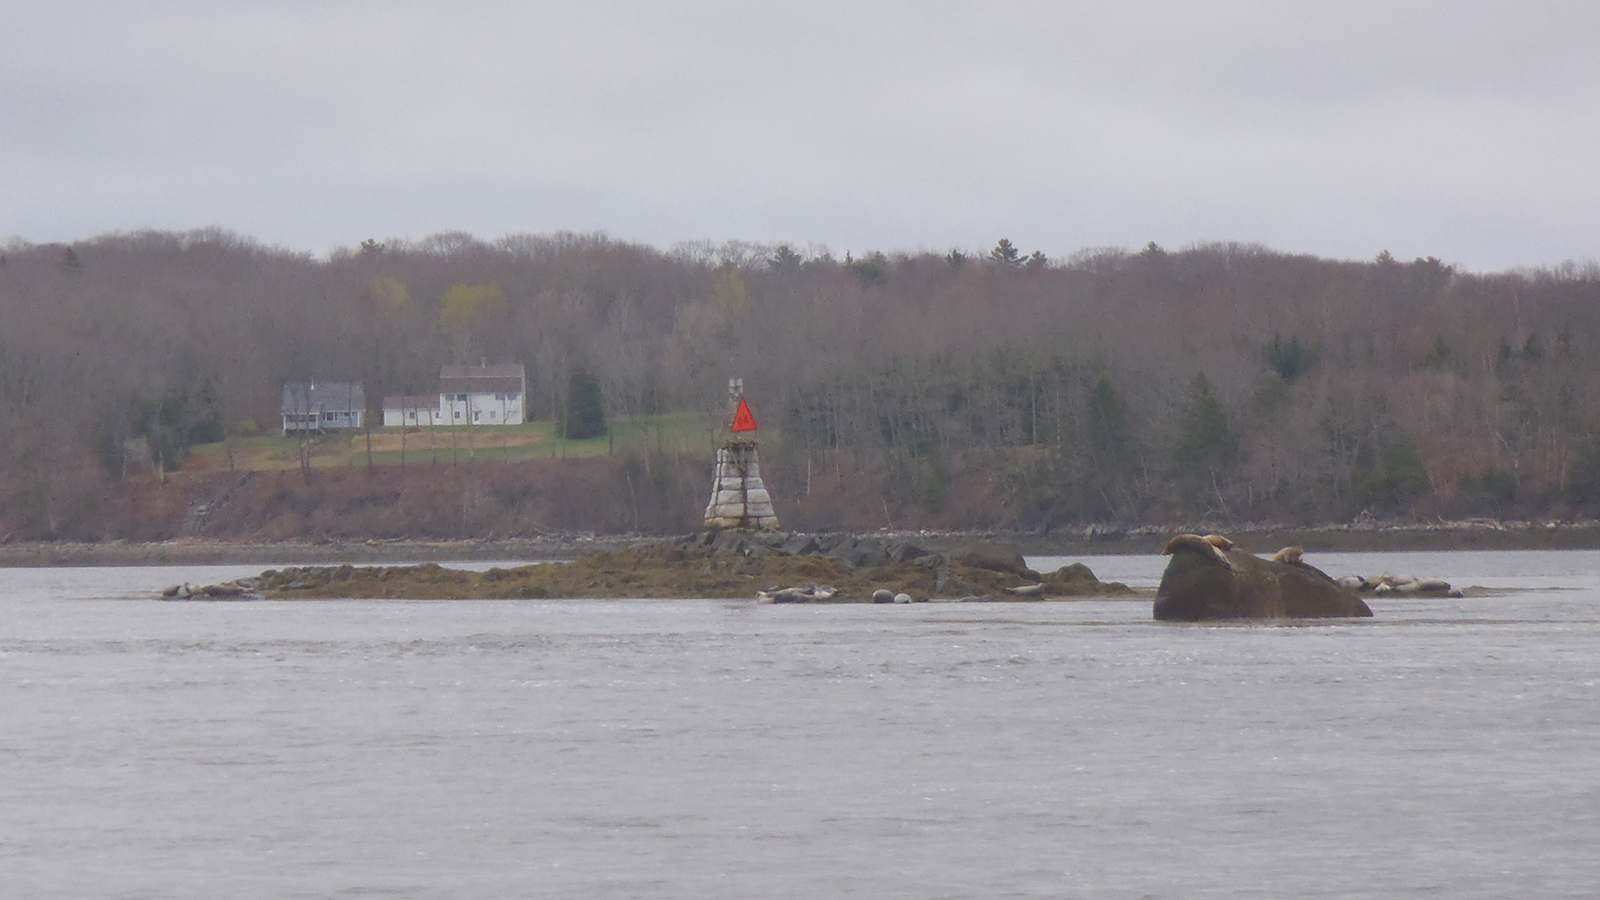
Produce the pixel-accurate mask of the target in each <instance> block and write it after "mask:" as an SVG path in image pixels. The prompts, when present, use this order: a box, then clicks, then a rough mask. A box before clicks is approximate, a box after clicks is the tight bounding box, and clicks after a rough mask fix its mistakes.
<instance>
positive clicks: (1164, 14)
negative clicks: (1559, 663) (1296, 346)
mask: <svg viewBox="0 0 1600 900" xmlns="http://www.w3.org/2000/svg"><path fill="white" fill-rule="evenodd" d="M0 21H3V22H4V25H3V27H0V240H3V239H4V238H6V237H8V236H16V237H18V238H21V239H23V240H26V241H31V242H45V241H70V240H75V239H81V238H86V237H90V236H93V235H96V234H100V233H103V232H107V231H113V230H132V229H137V228H145V227H154V228H162V229H189V228H195V227H201V226H209V225H220V226H223V227H225V228H229V229H232V230H234V231H238V232H240V233H243V234H247V235H251V236H254V237H257V238H259V239H261V240H263V241H266V242H269V243H274V244H280V245H284V246H288V247H292V248H296V249H301V250H308V251H314V252H322V251H326V250H328V249H329V248H331V247H334V246H339V245H352V244H355V243H357V242H359V241H360V240H361V239H363V238H366V237H376V238H380V239H381V238H384V237H389V236H399V237H411V238H420V237H422V236H424V235H427V234H431V233H434V232H438V231H444V230H451V229H460V230H465V231H470V232H472V233H474V234H477V235H478V236H480V237H485V238H489V237H495V236H498V235H501V234H506V233H511V232H545V231H554V230H577V231H592V230H603V231H605V232H607V233H609V234H611V235H612V236H614V237H618V238H623V239H628V240H638V241H646V242H650V243H654V244H657V245H660V246H667V245H670V244H673V243H675V242H677V241H682V240H694V239H711V240H716V241H722V240H728V239H742V240H751V241H779V240H784V241H791V242H796V243H800V244H804V243H808V242H818V243H825V244H827V245H829V246H831V247H832V248H833V249H834V250H835V251H836V252H841V253H842V252H843V251H844V250H854V251H856V252H861V251H863V250H871V249H883V250H916V249H921V248H928V249H937V250H944V249H948V248H950V247H965V248H972V249H978V248H983V247H987V246H991V245H992V244H993V243H994V241H995V240H996V239H997V238H999V237H1001V236H1006V237H1009V238H1011V240H1012V241H1014V242H1015V243H1016V244H1018V245H1019V246H1021V247H1022V248H1023V249H1024V250H1025V251H1032V250H1035V249H1039V250H1043V251H1044V252H1045V253H1047V254H1050V255H1052V256H1066V255H1069V254H1071V253H1073V252H1075V251H1077V250H1080V249H1083V248H1086V247H1097V246H1107V245H1111V246H1118V245H1120V246H1126V247H1132V248H1137V247H1140V246H1143V245H1144V244H1145V242H1147V241H1151V240H1154V241H1156V242H1158V243H1160V244H1162V245H1164V246H1167V247H1173V248H1176V247H1182V246H1184V245H1187V244H1190V243H1193V242H1196V241H1212V240H1236V241H1253V242H1260V243H1265V244H1267V245H1269V246H1272V247H1274V248H1277V249H1281V250H1287V251H1295V252H1308V253H1317V254H1322V255H1328V256H1336V257H1345V258H1360V259H1364V258H1369V257H1371V256H1373V255H1374V254H1376V253H1377V252H1378V251H1379V250H1382V249H1388V250H1390V251H1392V252H1393V253H1394V254H1395V255H1396V256H1399V257H1402V258H1411V257H1414V256H1425V255H1434V256H1439V257H1441V258H1443V259H1445V260H1447V261H1450V262H1454V263H1457V264H1460V265H1463V266H1465V267H1467V268H1469V269H1479V270H1486V269H1499V268H1505V267H1511V266H1532V265H1545V264H1555V263H1560V262H1561V261H1563V260H1567V259H1575V260H1587V259H1592V258H1595V257H1600V248H1597V237H1600V155H1597V154H1596V149H1597V146H1600V52H1596V50H1595V47H1596V46H1597V39H1600V4H1593V3H1577V2H1545V3H1541V2H1537V0H1532V2H1529V0H1524V2H1517V3H1512V2H1493V3H1489V2H1473V0H1462V2H1451V3H1442V2H1441V3H1431V2H1429V3H1424V2H1410V3H1407V2H1403V0H1391V2H1383V3H1368V2H1362V0H1342V2H1328V3H1323V2H1315V3H1294V2H1284V0H1278V2H1203V0H1189V2H1172V3H1166V2H1138V0H1132V2H1129V0H1124V2H1118V3H1107V2H1094V3H1075V2H1051V3H1033V2H1026V0H1024V2H1012V3H995V4H978V3H970V2H965V3H953V2H938V0H922V2H883V3H872V2H866V0H858V2H851V3H843V2H840V3H834V2H806V0H800V2H794V0H790V2H782V3H775V2H767V0H730V2H672V0H655V2H632V0H617V2H610V0H587V2H561V3H540V2H516V3H511V2H482V3H473V2H454V3H438V2H430V3H410V2H393V0H391V2H381V3H380V2H371V3H362V2H337V0H318V2H296V0H273V2H229V0H195V2H129V0H119V2H111V0H107V2H53V3H39V2H20V0H0Z"/></svg>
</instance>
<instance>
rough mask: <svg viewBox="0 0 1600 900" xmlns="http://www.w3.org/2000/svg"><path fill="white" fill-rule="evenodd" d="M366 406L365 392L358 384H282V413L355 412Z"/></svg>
mask: <svg viewBox="0 0 1600 900" xmlns="http://www.w3.org/2000/svg"><path fill="white" fill-rule="evenodd" d="M366 408H367V394H366V391H364V390H363V389H362V387H361V385H359V384H343V383H340V382H336V381H325V382H313V383H311V384H286V385H284V386H283V407H282V409H283V413H284V415H291V414H298V413H312V412H356V411H358V410H364V409H366Z"/></svg>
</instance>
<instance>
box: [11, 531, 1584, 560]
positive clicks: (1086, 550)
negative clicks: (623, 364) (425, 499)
mask: <svg viewBox="0 0 1600 900" xmlns="http://www.w3.org/2000/svg"><path fill="white" fill-rule="evenodd" d="M1196 530H1200V531H1204V530H1207V528H1206V527H1205V526H1201V525H1194V524H1179V525H1173V526H1171V527H1159V526H1144V527H1141V528H1137V529H1131V530H1128V531H1116V532H1113V531H1103V530H1095V529H1071V530H1062V531H1057V532H1052V533H1049V534H1039V533H1024V532H992V531H986V532H977V531H961V532H956V531H951V532H890V531H874V532H870V534H871V535H872V536H873V537H878V538H882V539H886V540H887V539H895V538H900V539H905V538H916V539H917V540H918V541H920V542H922V543H923V544H926V545H928V546H932V547H940V548H951V547H956V546H959V545H962V544H966V543H971V542H972V541H976V540H983V541H1003V542H1005V543H1008V544H1011V545H1014V546H1016V547H1017V548H1019V549H1020V550H1021V551H1022V552H1023V553H1025V554H1027V555H1029V556H1091V557H1092V556H1113V555H1125V554H1126V555H1139V554H1154V553H1159V552H1161V548H1162V546H1164V545H1165V544H1166V542H1167V541H1168V540H1170V539H1171V537H1172V536H1173V535H1175V534H1180V533H1183V532H1186V531H1196ZM1228 534H1229V535H1230V536H1231V537H1233V538H1234V539H1235V540H1236V541H1237V542H1238V543H1239V545H1240V546H1241V547H1244V548H1247V549H1249V550H1250V551H1252V552H1255V553H1271V552H1273V551H1275V550H1277V549H1278V548H1280V547H1285V546H1290V545H1298V546H1302V547H1305V548H1306V550H1307V551H1308V552H1314V553H1328V552H1373V551H1420V550H1434V551H1445V550H1596V549H1600V522H1577V523H1540V524H1535V523H1527V522H1451V523H1435V524H1427V525H1421V524H1383V525H1355V526H1351V525H1339V526H1322V527H1316V528H1288V527H1271V526H1265V527H1257V528H1251V527H1239V526H1230V527H1229V528H1228ZM659 540H662V538H661V537H659V536H646V535H590V534H552V535H547V536H542V537H537V538H515V539H494V540H438V541H429V540H364V541H362V540H353V541H335V540H325V541H315V542H313V541H282V542H271V541H216V540H194V539H180V540H173V541H158V542H149V543H140V542H126V541H110V542H104V543H75V542H49V541H41V542H15V543H6V544H0V567H45V566H168V565H173V566H175V565H273V564H278V565H285V564H301V565H309V564H342V563H351V564H362V563H398V562H446V561H494V562H505V561H524V562H536V561H543V560H564V559H576V558H578V557H579V556H582V555H585V554H587V553H590V552H594V551H599V550H613V549H617V548H621V547H627V546H631V545H635V544H640V543H646V542H654V541H659Z"/></svg>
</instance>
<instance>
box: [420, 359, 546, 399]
mask: <svg viewBox="0 0 1600 900" xmlns="http://www.w3.org/2000/svg"><path fill="white" fill-rule="evenodd" d="M525 390H527V377H526V375H525V370H524V369H523V367H522V366H521V365H520V364H517V363H501V364H496V365H482V366H440V367H439V393H441V394H484V393H497V394H498V393H508V394H520V393H522V392H523V391H525Z"/></svg>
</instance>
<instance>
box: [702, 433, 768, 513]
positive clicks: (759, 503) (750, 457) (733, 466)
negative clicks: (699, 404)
mask: <svg viewBox="0 0 1600 900" xmlns="http://www.w3.org/2000/svg"><path fill="white" fill-rule="evenodd" d="M705 527H706V529H707V530H708V531H716V530H719V529H723V528H743V529H749V530H764V531H776V530H777V529H778V513H777V512H776V511H775V510H774V509H773V508H772V495H771V494H768V493H767V486H766V485H765V484H762V483H761V460H760V459H759V458H758V457H757V455H756V444H755V442H754V441H729V442H728V443H726V444H724V445H723V447H722V449H721V450H718V451H717V474H716V485H715V487H713V488H712V490H711V502H710V503H708V504H707V505H706V515H705Z"/></svg>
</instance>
